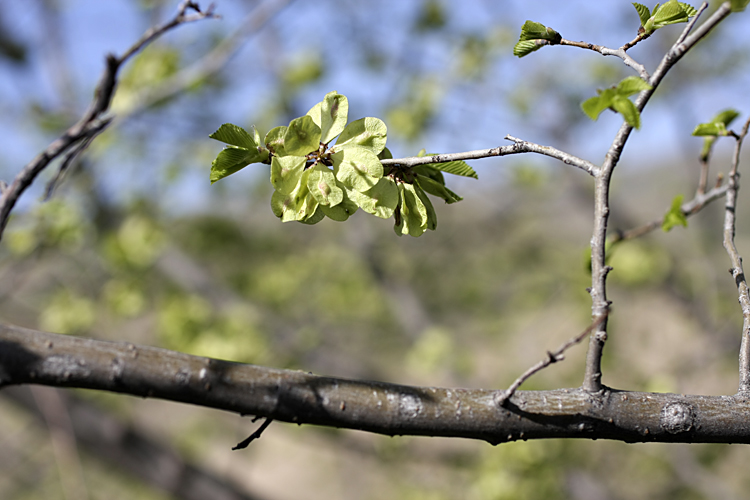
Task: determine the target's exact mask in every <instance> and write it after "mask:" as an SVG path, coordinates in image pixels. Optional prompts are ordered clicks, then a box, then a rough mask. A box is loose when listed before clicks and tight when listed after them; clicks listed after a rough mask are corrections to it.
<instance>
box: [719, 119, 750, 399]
mask: <svg viewBox="0 0 750 500" xmlns="http://www.w3.org/2000/svg"><path fill="white" fill-rule="evenodd" d="M748 129H750V118H749V119H748V120H747V121H746V122H745V126H744V127H743V128H742V132H741V133H740V134H739V136H735V137H736V140H737V142H736V145H735V148H734V156H733V158H732V170H731V172H729V182H728V185H729V189H728V190H727V198H726V199H727V202H726V210H725V211H724V248H725V249H726V251H727V253H728V254H729V260H730V261H731V262H732V268H731V269H730V270H729V272H730V273H731V274H732V278H734V282H735V284H736V286H737V292H738V294H739V302H740V307H741V308H742V341H741V343H740V363H739V364H740V387H739V392H741V393H742V392H748V391H750V338H748V337H749V336H750V289H749V288H748V285H747V280H746V279H745V271H744V270H743V269H742V257H740V254H739V252H738V251H737V247H736V245H735V244H734V233H735V228H736V224H737V193H738V191H739V189H740V184H739V179H740V174H739V173H738V172H737V169H738V168H739V164H740V150H741V148H742V141H743V140H744V139H745V136H747V132H748Z"/></svg>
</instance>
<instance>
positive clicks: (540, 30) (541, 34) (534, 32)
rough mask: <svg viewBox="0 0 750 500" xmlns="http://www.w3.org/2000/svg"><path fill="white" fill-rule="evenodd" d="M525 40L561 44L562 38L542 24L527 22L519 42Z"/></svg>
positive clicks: (522, 28) (522, 29)
mask: <svg viewBox="0 0 750 500" xmlns="http://www.w3.org/2000/svg"><path fill="white" fill-rule="evenodd" d="M525 40H547V41H549V42H551V43H553V44H554V43H560V40H562V36H561V35H560V33H558V32H557V31H555V30H553V29H552V28H548V27H546V26H545V25H543V24H542V23H536V22H534V21H526V22H525V23H523V26H522V27H521V36H520V38H519V41H522V42H523V41H525Z"/></svg>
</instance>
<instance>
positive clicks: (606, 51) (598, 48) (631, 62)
mask: <svg viewBox="0 0 750 500" xmlns="http://www.w3.org/2000/svg"><path fill="white" fill-rule="evenodd" d="M643 39H644V37H642V36H640V35H639V36H638V37H636V39H635V40H633V41H632V42H629V43H627V44H625V45H623V46H622V47H620V48H619V49H610V48H607V47H604V46H602V45H596V44H593V43H587V42H574V41H572V40H566V39H564V38H563V39H562V40H561V41H560V45H568V46H571V47H579V48H582V49H588V50H593V51H594V52H598V53H600V54H601V55H603V56H615V57H619V58H620V59H622V62H624V63H625V65H626V66H629V67H631V68H633V69H634V70H635V71H636V72H637V73H638V75H639V76H640V77H641V78H643V79H644V80H648V79H649V78H650V75H649V74H648V71H646V67H645V66H643V64H641V63H639V62H638V61H636V60H635V59H633V58H632V57H630V55H628V53H627V52H626V51H627V50H628V49H629V48H631V47H632V46H633V45H635V44H636V43H638V42H639V41H641V40H643Z"/></svg>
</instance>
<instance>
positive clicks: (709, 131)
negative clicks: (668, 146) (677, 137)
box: [693, 122, 727, 137]
mask: <svg viewBox="0 0 750 500" xmlns="http://www.w3.org/2000/svg"><path fill="white" fill-rule="evenodd" d="M693 135H696V136H714V137H716V136H720V135H727V127H726V125H724V124H723V123H721V122H719V123H701V124H700V125H698V126H696V127H695V130H693Z"/></svg>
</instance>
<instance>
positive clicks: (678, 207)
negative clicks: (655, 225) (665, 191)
mask: <svg viewBox="0 0 750 500" xmlns="http://www.w3.org/2000/svg"><path fill="white" fill-rule="evenodd" d="M684 198H685V197H684V196H683V195H678V196H675V198H674V199H673V200H672V207H671V208H670V209H669V211H668V212H667V213H666V215H664V222H662V224H661V228H662V230H664V232H665V233H666V232H667V231H669V230H670V229H672V228H673V227H675V226H683V227H687V225H688V222H687V217H685V214H684V213H683V211H682V200H683V199H684Z"/></svg>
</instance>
